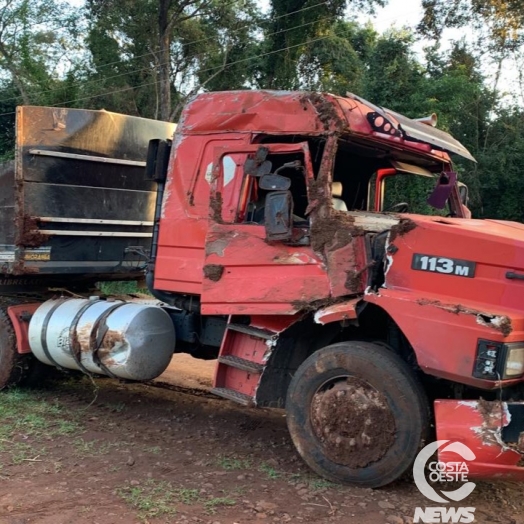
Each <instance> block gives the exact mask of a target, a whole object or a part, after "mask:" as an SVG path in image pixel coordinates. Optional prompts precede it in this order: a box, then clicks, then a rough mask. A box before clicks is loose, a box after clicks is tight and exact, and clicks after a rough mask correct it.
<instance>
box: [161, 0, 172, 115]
mask: <svg viewBox="0 0 524 524" xmlns="http://www.w3.org/2000/svg"><path fill="white" fill-rule="evenodd" d="M170 3H171V0H159V5H158V48H159V53H158V62H159V64H158V83H159V90H158V91H159V93H160V120H165V121H169V117H170V116H171V53H170V47H171V35H170V34H169V33H170V27H169V6H170Z"/></svg>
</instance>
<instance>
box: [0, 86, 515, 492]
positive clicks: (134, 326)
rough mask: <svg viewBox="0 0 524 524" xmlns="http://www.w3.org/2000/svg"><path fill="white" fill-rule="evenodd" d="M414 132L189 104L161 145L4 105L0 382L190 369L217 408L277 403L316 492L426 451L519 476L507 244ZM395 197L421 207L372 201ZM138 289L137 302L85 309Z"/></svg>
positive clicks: (271, 95)
mask: <svg viewBox="0 0 524 524" xmlns="http://www.w3.org/2000/svg"><path fill="white" fill-rule="evenodd" d="M428 123H429V122H427V121H424V120H422V121H416V120H412V119H408V118H406V117H404V116H402V115H399V114H397V113H395V112H393V111H390V110H388V109H384V108H381V107H377V106H374V105H373V104H371V103H369V102H367V101H365V100H363V99H361V98H359V97H357V96H355V95H352V94H347V96H346V97H337V96H333V95H330V94H320V93H312V92H272V91H238V92H223V93H206V94H201V95H198V96H196V97H195V98H194V99H193V100H192V101H191V102H190V103H189V104H188V105H187V106H186V107H185V109H184V111H183V113H182V116H181V119H180V122H179V124H178V126H177V128H176V131H175V129H174V126H173V125H170V124H167V123H162V122H157V121H150V120H145V119H140V118H136V117H128V116H123V115H117V114H113V113H108V112H105V111H84V110H78V109H57V108H43V107H20V108H18V111H17V121H16V128H17V129H16V157H15V161H14V163H8V164H6V165H4V166H3V168H2V170H1V173H0V187H1V193H0V207H1V210H2V214H1V220H0V261H1V262H0V267H1V280H0V286H1V290H0V293H1V302H0V305H1V310H0V388H4V387H7V386H11V385H15V384H22V383H23V382H24V381H25V380H28V378H30V377H31V376H34V375H35V373H36V374H38V373H42V372H44V371H45V369H46V368H47V369H49V366H54V367H58V368H64V369H76V370H80V371H82V372H84V373H87V374H89V375H95V374H101V375H109V376H111V377H117V378H123V379H129V380H138V381H140V380H149V379H152V378H153V377H156V376H158V375H160V374H161V373H162V372H163V370H164V369H165V368H166V367H167V366H168V363H169V362H170V359H171V357H172V355H173V353H174V352H187V353H190V354H191V355H193V356H194V357H196V358H215V359H216V372H215V377H214V387H213V390H212V391H213V392H214V393H215V394H216V395H219V396H221V397H225V398H227V399H230V400H232V401H234V402H238V403H240V404H243V405H245V406H250V407H256V406H266V407H274V408H284V409H285V412H286V417H287V422H288V426H289V431H290V434H291V437H292V440H293V442H294V444H295V446H296V449H297V451H298V453H299V454H300V455H301V456H302V458H303V459H304V460H305V462H306V463H307V464H308V465H309V466H310V467H311V468H312V469H313V470H314V471H316V472H317V473H319V474H320V475H322V476H324V477H326V478H328V479H330V480H334V481H336V482H343V483H353V484H356V485H361V486H368V487H378V486H382V485H385V484H388V483H390V482H392V481H393V480H395V479H397V478H398V477H400V476H401V475H402V474H404V473H405V472H406V471H407V470H408V469H409V467H410V465H411V464H412V463H413V461H414V459H415V456H416V454H417V452H418V450H419V449H420V448H421V446H422V445H423V443H424V442H427V441H429V440H430V439H433V440H434V439H435V438H437V439H441V440H446V439H449V440H456V441H460V442H462V443H464V444H466V445H467V446H469V447H470V448H471V450H473V451H474V454H475V456H476V459H475V460H474V461H472V462H470V463H469V476H470V477H495V476H496V477H498V478H500V477H505V478H513V479H521V478H524V466H523V461H522V453H523V452H524V416H523V414H524V402H522V400H521V399H522V391H523V383H524V306H523V305H522V296H523V290H524V226H523V225H521V224H518V223H514V222H503V221H498V220H474V219H471V217H470V213H469V211H468V209H467V207H466V198H465V194H464V193H465V190H466V188H465V187H464V186H461V185H460V183H459V182H458V181H457V175H456V173H455V171H454V168H453V164H452V162H451V160H450V155H452V154H456V155H461V156H463V157H465V158H468V159H470V160H473V158H472V157H471V155H470V154H469V153H468V151H467V150H466V149H465V148H464V147H463V146H462V145H461V144H460V143H458V142H457V141H456V140H454V139H453V138H452V137H451V136H450V135H449V134H447V133H445V132H443V131H440V130H438V129H436V128H434V127H432V126H431V125H427V124H428ZM173 132H174V135H173ZM406 177H407V178H406ZM399 179H403V180H408V182H409V183H411V181H413V183H415V181H418V180H425V181H427V182H428V183H429V184H430V185H431V192H430V194H429V198H428V199H427V208H428V209H432V210H433V211H430V212H428V213H425V214H416V213H414V212H413V211H414V209H410V206H409V203H406V202H403V201H397V202H395V200H391V198H389V200H388V194H389V193H388V188H391V187H394V185H392V184H393V183H394V181H395V180H399ZM408 187H409V184H408ZM424 205H426V204H425V203H424ZM144 275H146V281H147V285H148V288H149V291H150V294H151V295H152V297H151V298H150V299H147V300H137V299H133V298H130V299H129V300H122V299H112V298H111V297H106V296H102V295H101V294H100V293H95V292H94V291H93V289H94V288H95V283H96V282H105V281H111V280H126V279H131V280H132V279H135V280H138V279H142V278H143V277H144ZM153 297H154V298H153ZM439 458H440V460H441V461H442V462H447V461H453V460H454V458H453V457H449V456H446V453H445V452H444V453H441V455H440V457H439Z"/></svg>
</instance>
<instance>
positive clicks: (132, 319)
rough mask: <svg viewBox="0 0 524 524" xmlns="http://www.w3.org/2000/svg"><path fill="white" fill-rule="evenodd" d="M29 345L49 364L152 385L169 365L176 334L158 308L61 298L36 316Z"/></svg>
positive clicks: (162, 311) (46, 303)
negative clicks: (147, 381)
mask: <svg viewBox="0 0 524 524" xmlns="http://www.w3.org/2000/svg"><path fill="white" fill-rule="evenodd" d="M29 344H30V346H31V350H32V351H33V353H34V355H35V356H36V358H38V360H40V361H41V362H43V363H44V364H49V365H52V366H58V367H63V368H67V369H78V370H81V371H83V372H85V373H96V374H102V375H109V376H115V377H119V378H126V379H130V380H150V379H152V378H155V377H157V376H158V375H160V374H161V373H162V372H163V371H164V370H165V369H166V368H167V366H168V365H169V362H170V360H171V357H172V355H173V351H174V348H175V330H174V327H173V323H172V321H171V319H170V317H169V315H168V314H167V313H166V312H165V311H164V310H163V309H161V308H160V307H157V306H152V305H145V304H139V303H132V302H122V301H107V300H100V299H98V297H95V298H93V299H83V298H59V299H53V300H48V301H47V302H44V303H43V304H42V305H41V306H40V307H39V308H38V309H37V310H36V312H35V313H34V315H33V317H32V318H31V322H30V324H29Z"/></svg>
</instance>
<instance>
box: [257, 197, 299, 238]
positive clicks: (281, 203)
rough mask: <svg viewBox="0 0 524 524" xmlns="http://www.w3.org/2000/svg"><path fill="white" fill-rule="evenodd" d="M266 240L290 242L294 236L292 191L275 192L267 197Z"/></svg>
mask: <svg viewBox="0 0 524 524" xmlns="http://www.w3.org/2000/svg"><path fill="white" fill-rule="evenodd" d="M264 225H265V227H266V240H269V241H274V240H288V239H290V238H291V236H292V234H293V198H292V197H291V191H274V192H272V193H268V194H267V195H266V206H265V210H264Z"/></svg>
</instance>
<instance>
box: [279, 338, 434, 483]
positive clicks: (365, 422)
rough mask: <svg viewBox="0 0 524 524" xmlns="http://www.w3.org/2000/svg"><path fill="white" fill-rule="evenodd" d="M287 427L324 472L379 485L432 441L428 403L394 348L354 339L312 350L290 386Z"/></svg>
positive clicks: (405, 467)
mask: <svg viewBox="0 0 524 524" xmlns="http://www.w3.org/2000/svg"><path fill="white" fill-rule="evenodd" d="M286 413H287V415H286V416H287V424H288V428H289V432H290V433H291V438H292V439H293V443H294V444H295V447H296V448H297V450H298V452H299V454H300V455H301V456H302V458H303V459H304V461H305V462H306V463H307V464H308V465H309V466H310V467H311V468H312V469H313V470H314V471H316V472H317V473H318V474H319V475H321V476H323V477H325V478H327V479H329V480H332V481H335V482H342V483H345V484H354V485H358V486H362V487H370V488H378V487H380V486H384V485H386V484H389V483H390V482H393V481H394V480H396V479H397V478H399V477H400V476H402V475H403V474H404V473H405V472H406V471H407V470H408V468H409V467H410V466H411V464H412V463H413V461H414V460H415V457H416V455H417V453H418V451H419V449H420V447H421V445H422V443H423V441H424V439H425V438H426V434H427V431H428V426H429V422H428V420H429V404H428V401H427V398H426V395H425V393H424V391H423V389H422V387H421V386H420V384H419V383H418V381H417V380H416V377H415V376H414V373H413V372H412V371H411V369H410V368H409V367H408V365H407V364H406V363H405V362H404V361H403V360H402V359H401V358H400V357H398V356H397V355H396V354H395V353H393V351H392V350H390V349H388V348H387V347H384V346H381V345H378V344H373V343H370V342H360V341H350V342H341V343H338V344H333V345H331V346H327V347H325V348H323V349H320V350H319V351H316V352H315V353H313V354H312V355H311V356H310V357H309V358H308V359H307V360H305V361H304V362H303V364H302V365H301V366H300V367H299V368H298V370H297V372H296V373H295V376H294V377H293V380H292V381H291V384H290V386H289V389H288V393H287V401H286Z"/></svg>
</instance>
